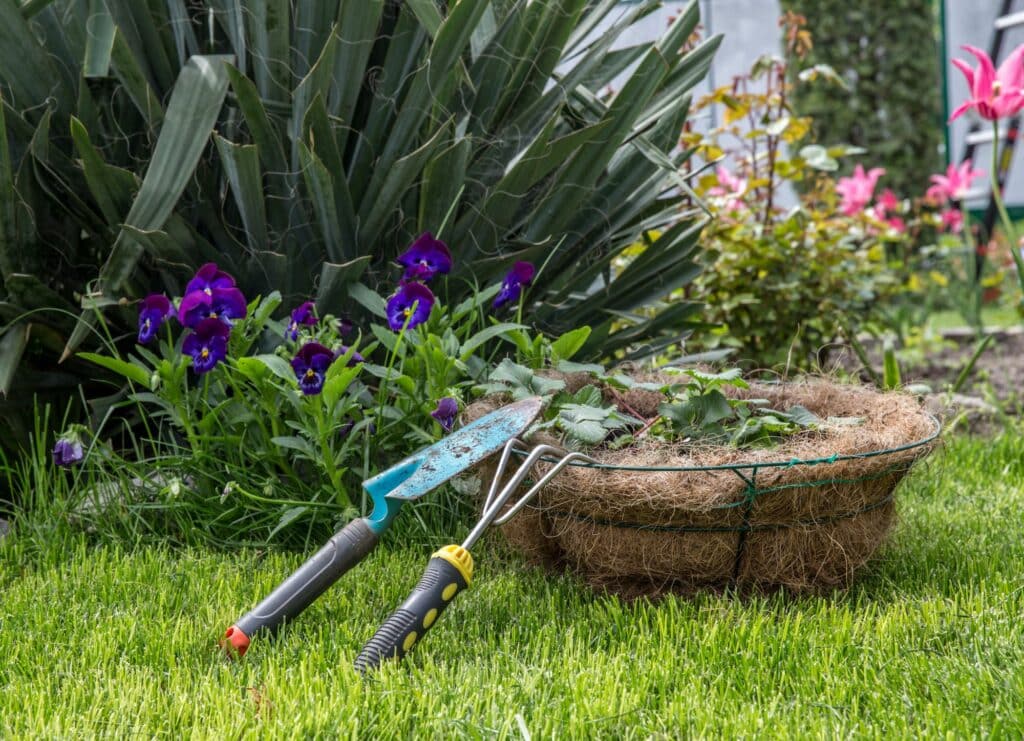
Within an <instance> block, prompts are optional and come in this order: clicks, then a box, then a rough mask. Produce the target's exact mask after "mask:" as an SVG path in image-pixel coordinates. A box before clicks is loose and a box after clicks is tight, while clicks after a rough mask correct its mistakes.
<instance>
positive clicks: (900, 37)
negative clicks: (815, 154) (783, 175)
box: [781, 0, 943, 196]
mask: <svg viewBox="0 0 1024 741" xmlns="http://www.w3.org/2000/svg"><path fill="white" fill-rule="evenodd" d="M781 4H782V8H783V10H791V11H793V12H795V13H800V14H802V15H804V16H806V17H807V25H808V28H809V29H810V31H811V33H812V35H813V38H814V50H813V51H812V52H811V54H810V56H809V57H808V58H807V60H806V64H807V65H814V64H828V65H830V66H832V67H833V68H834V69H835V70H836V72H838V73H839V75H840V76H841V77H842V78H843V79H844V80H845V81H846V83H847V85H848V86H849V90H843V89H842V88H840V87H838V86H835V85H808V86H803V89H801V90H799V91H798V95H797V98H796V101H795V107H796V110H797V111H798V112H799V113H800V114H802V115H809V116H813V117H814V128H813V131H812V136H811V140H813V141H817V142H822V143H827V144H830V143H838V142H845V143H848V144H853V145H856V146H861V147H865V148H867V149H868V152H869V153H868V155H867V159H868V160H869V161H870V162H871V163H877V164H880V165H883V166H884V167H885V168H886V170H887V174H886V177H885V179H884V180H883V183H884V184H885V185H886V186H888V187H891V188H892V189H893V190H894V191H896V193H898V194H899V195H901V196H912V195H920V194H922V193H923V192H924V190H925V188H926V187H927V184H928V175H930V174H931V173H934V172H936V171H938V170H939V169H940V168H941V167H942V164H943V163H942V159H941V157H940V145H941V144H942V126H941V116H942V99H941V93H940V91H941V89H942V87H941V75H940V70H939V54H938V50H937V45H936V29H937V23H936V17H935V16H936V7H935V5H936V3H935V2H934V0H856V2H850V1H849V0H782V3H781ZM854 164H855V163H848V164H847V165H846V168H847V169H849V170H852V169H853V165H854Z"/></svg>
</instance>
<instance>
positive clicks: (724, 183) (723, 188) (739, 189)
mask: <svg viewBox="0 0 1024 741" xmlns="http://www.w3.org/2000/svg"><path fill="white" fill-rule="evenodd" d="M715 177H717V178H718V185H716V186H715V187H713V188H709V189H708V195H709V196H713V197H715V198H725V199H726V202H725V210H726V211H737V210H739V209H740V208H741V207H742V206H743V202H742V201H741V200H740V196H742V195H743V193H744V192H745V191H746V190H747V180H746V178H741V177H739V176H737V175H733V174H732V173H731V172H729V170H728V168H726V167H723V166H722V165H719V166H718V167H717V168H715Z"/></svg>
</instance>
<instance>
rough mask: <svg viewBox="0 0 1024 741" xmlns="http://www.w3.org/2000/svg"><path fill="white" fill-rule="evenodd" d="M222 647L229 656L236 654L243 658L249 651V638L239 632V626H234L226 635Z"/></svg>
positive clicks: (221, 643)
mask: <svg viewBox="0 0 1024 741" xmlns="http://www.w3.org/2000/svg"><path fill="white" fill-rule="evenodd" d="M220 645H221V648H223V649H224V650H225V651H227V652H228V653H229V654H234V655H236V656H238V658H241V657H243V656H245V652H246V651H248V650H249V636H247V635H246V634H245V633H243V632H242V631H241V630H239V629H238V627H237V626H235V625H232V626H231V627H230V628H228V629H227V631H226V632H225V633H224V638H223V640H221V642H220Z"/></svg>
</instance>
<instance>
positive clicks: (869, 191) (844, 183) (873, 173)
mask: <svg viewBox="0 0 1024 741" xmlns="http://www.w3.org/2000/svg"><path fill="white" fill-rule="evenodd" d="M884 174H885V168H884V167H872V168H871V169H870V170H868V171H867V172H864V168H863V167H862V166H861V165H857V167H855V168H854V170H853V175H852V176H850V177H848V178H839V182H837V183H836V193H838V194H839V195H840V197H841V198H842V199H843V200H842V202H841V203H840V204H839V210H840V211H842V213H843V215H845V216H853V215H854V214H858V213H860V212H861V211H863V210H864V208H865V206H867V205H868V203H870V201H871V197H872V196H873V195H874V193H875V186H876V185H877V184H878V179H879V178H880V177H882V176H883V175H884Z"/></svg>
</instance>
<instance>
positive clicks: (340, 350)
mask: <svg viewBox="0 0 1024 741" xmlns="http://www.w3.org/2000/svg"><path fill="white" fill-rule="evenodd" d="M348 350H349V348H348V345H341V346H340V347H339V348H338V352H336V353H334V359H335V360H337V359H338V358H340V357H342V356H343V355H344V354H345V353H347V352H348ZM365 362H366V358H364V357H363V356H362V355H360V354H359V351H358V350H356V351H354V352H353V353H352V357H351V358H349V359H348V363H347V364H346V365H345V367H346V368H351V367H352V366H353V365H355V364H356V363H365Z"/></svg>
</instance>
